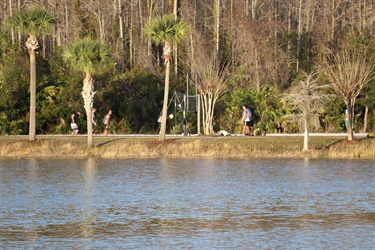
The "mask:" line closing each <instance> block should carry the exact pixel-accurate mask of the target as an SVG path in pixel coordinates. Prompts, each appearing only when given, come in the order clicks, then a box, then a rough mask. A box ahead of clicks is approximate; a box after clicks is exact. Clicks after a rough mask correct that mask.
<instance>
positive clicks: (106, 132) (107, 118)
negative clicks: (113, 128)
mask: <svg viewBox="0 0 375 250" xmlns="http://www.w3.org/2000/svg"><path fill="white" fill-rule="evenodd" d="M111 115H112V110H111V109H110V110H109V111H108V113H107V115H106V116H105V117H104V120H103V126H104V136H107V135H108V127H109V120H110V119H111Z"/></svg>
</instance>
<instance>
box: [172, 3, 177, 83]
mask: <svg viewBox="0 0 375 250" xmlns="http://www.w3.org/2000/svg"><path fill="white" fill-rule="evenodd" d="M173 16H174V18H175V19H177V0H174V4H173ZM173 55H174V74H175V78H176V80H177V79H178V77H177V73H178V61H177V60H178V53H177V42H176V41H174V42H173Z"/></svg>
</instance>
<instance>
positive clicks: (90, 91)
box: [81, 74, 95, 147]
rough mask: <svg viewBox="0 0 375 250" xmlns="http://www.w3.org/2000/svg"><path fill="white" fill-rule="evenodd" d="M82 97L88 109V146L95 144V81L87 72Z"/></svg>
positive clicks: (86, 109)
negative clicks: (93, 124) (93, 113)
mask: <svg viewBox="0 0 375 250" xmlns="http://www.w3.org/2000/svg"><path fill="white" fill-rule="evenodd" d="M81 94H82V97H83V101H84V107H85V111H86V122H87V146H88V147H93V146H94V137H93V134H92V122H91V121H92V120H91V119H92V117H91V116H92V106H93V101H94V95H95V92H94V81H93V79H92V77H91V75H90V74H86V77H85V79H84V80H83V88H82V92H81Z"/></svg>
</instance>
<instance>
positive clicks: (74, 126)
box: [70, 111, 81, 136]
mask: <svg viewBox="0 0 375 250" xmlns="http://www.w3.org/2000/svg"><path fill="white" fill-rule="evenodd" d="M80 115H81V112H79V111H78V112H77V113H74V114H72V116H71V121H70V127H71V129H72V135H73V136H76V135H78V125H77V120H78V117H79V116H80Z"/></svg>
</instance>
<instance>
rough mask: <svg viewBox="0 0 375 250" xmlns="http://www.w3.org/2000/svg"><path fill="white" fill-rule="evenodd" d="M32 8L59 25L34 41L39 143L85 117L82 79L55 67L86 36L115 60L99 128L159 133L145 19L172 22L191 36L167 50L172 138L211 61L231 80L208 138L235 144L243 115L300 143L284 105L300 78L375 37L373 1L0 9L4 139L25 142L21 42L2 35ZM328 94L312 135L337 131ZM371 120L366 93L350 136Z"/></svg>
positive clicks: (102, 81)
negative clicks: (247, 111)
mask: <svg viewBox="0 0 375 250" xmlns="http://www.w3.org/2000/svg"><path fill="white" fill-rule="evenodd" d="M28 5H39V6H42V7H43V8H45V9H47V10H48V11H50V12H51V13H52V14H53V16H54V17H55V19H56V25H55V27H54V29H53V32H51V33H50V34H48V35H45V36H43V37H40V38H38V40H39V42H40V45H41V47H40V49H39V53H38V56H37V114H36V115H37V117H36V121H37V122H36V129H37V134H55V133H59V134H60V133H61V134H66V133H70V126H69V123H70V116H71V114H73V113H74V112H76V111H81V112H83V110H84V108H83V99H82V96H81V90H82V79H83V74H79V73H76V72H75V71H72V70H71V69H69V67H68V65H66V64H65V63H64V62H63V60H62V59H61V54H62V50H63V48H64V47H65V46H67V45H68V44H70V43H72V42H74V41H75V40H77V39H78V38H83V37H91V38H93V39H96V40H98V41H100V42H102V43H104V44H106V45H108V46H109V47H110V48H111V50H112V57H113V61H114V63H113V68H112V70H111V71H110V72H107V73H106V74H102V75H100V76H98V77H95V91H96V94H95V98H94V107H95V108H96V109H97V111H96V114H97V116H98V121H99V122H98V123H99V124H100V123H101V120H102V118H103V117H104V115H105V114H106V113H107V111H108V110H109V109H112V110H113V116H112V120H111V123H110V133H156V132H157V131H158V129H159V123H158V117H159V115H160V112H161V109H162V103H163V93H164V74H165V73H164V63H163V58H162V46H155V45H153V44H152V43H151V41H150V40H149V39H148V38H147V36H145V35H144V32H143V27H144V26H145V24H146V23H147V22H149V21H150V20H151V19H152V18H153V17H156V16H160V15H165V14H173V13H174V14H175V15H177V16H178V17H179V18H181V19H182V20H184V21H185V22H186V23H187V24H188V26H189V37H188V39H186V40H185V41H184V43H183V44H180V45H178V46H175V50H174V57H173V60H172V67H173V70H171V83H170V98H171V102H170V106H169V109H168V112H169V113H172V114H174V115H175V117H174V118H173V119H171V120H169V121H168V131H169V132H170V133H181V123H182V117H183V112H181V109H180V108H179V105H178V104H180V105H182V106H184V105H183V103H182V101H181V100H182V99H181V98H182V97H181V94H186V93H187V92H188V93H187V94H188V95H191V96H193V95H195V94H196V93H197V92H196V91H197V89H198V88H197V86H198V85H199V83H198V82H197V81H198V80H196V79H197V77H196V76H197V74H199V69H200V68H202V67H205V66H207V65H209V64H210V63H212V62H215V65H219V68H220V69H223V70H226V71H227V74H226V75H227V77H228V81H226V85H225V88H223V89H222V90H221V92H220V95H219V98H218V101H217V103H216V105H215V107H214V108H215V109H214V119H213V124H212V126H213V128H214V131H218V130H222V129H224V130H227V131H229V132H230V133H240V131H241V129H242V127H241V125H240V124H239V123H238V121H239V120H240V118H241V105H243V104H245V105H248V106H250V108H251V109H252V110H253V115H254V124H255V127H256V128H259V129H261V130H267V131H268V132H269V133H275V132H276V133H277V132H286V133H287V132H300V131H301V125H300V123H299V122H298V121H297V120H295V119H290V116H288V115H290V114H293V112H294V110H293V108H291V107H290V106H288V103H286V102H285V101H283V98H281V97H282V96H283V94H284V93H287V92H288V91H289V90H290V89H291V87H293V85H294V84H297V83H296V82H298V81H296V80H298V79H299V77H300V76H301V75H302V74H306V73H307V74H309V73H311V72H313V71H316V70H317V69H319V68H322V66H323V65H324V62H325V59H326V58H327V55H328V54H329V52H328V51H334V50H335V49H336V48H338V47H340V44H343V41H345V42H347V41H350V43H351V44H353V43H358V44H364V43H366V44H370V45H371V44H373V41H374V31H375V26H374V21H375V1H374V0H350V1H349V0H262V1H260V0H39V1H37V0H35V1H32V0H1V1H0V27H1V30H0V65H1V68H0V134H2V135H4V134H27V133H28V119H29V118H28V112H29V98H30V97H29V84H30V80H29V77H30V70H29V63H30V62H29V57H28V52H27V49H26V48H25V45H24V44H25V41H26V39H27V37H25V36H22V35H20V34H19V33H17V32H15V31H14V30H12V29H8V28H7V27H6V20H7V18H8V17H9V16H11V15H12V13H13V12H14V11H15V10H18V9H22V8H25V7H27V6H28ZM319 81H320V82H321V83H322V84H324V83H325V82H326V79H324V77H323V76H321V77H319ZM212 85H214V84H212ZM206 87H207V86H206ZM206 90H207V89H206ZM200 91H203V90H202V89H201V88H199V91H198V93H199V92H200ZM175 92H176V93H179V94H178V95H176V96H174V93H175ZM326 92H327V94H333V96H332V97H331V98H330V99H329V100H327V101H325V102H324V103H323V104H322V106H321V107H320V109H319V112H317V113H316V114H315V115H314V117H312V118H313V119H312V120H313V122H312V123H311V128H310V129H311V131H314V132H342V131H345V124H344V112H345V103H344V101H343V100H342V98H340V97H339V96H338V95H337V94H336V93H335V91H334V90H333V89H327V90H326ZM175 99H176V102H175ZM192 100H193V99H192ZM175 103H176V104H177V106H176V105H175ZM189 111H190V112H187V114H186V116H187V121H188V124H189V127H190V131H191V133H196V132H197V112H194V109H190V110H189ZM83 113H84V112H83ZM288 117H289V118H288ZM374 121H375V82H371V83H370V84H368V85H367V86H366V87H365V88H364V89H363V90H362V91H361V94H360V95H359V96H358V98H357V101H356V103H355V117H354V130H355V131H356V132H360V131H367V132H369V131H374V130H375V126H374ZM79 123H81V124H79V125H80V126H79V127H80V133H85V131H86V126H85V124H86V120H85V119H84V118H83V117H82V118H80V121H79ZM95 132H96V133H101V132H102V127H101V126H98V127H97V128H95Z"/></svg>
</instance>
